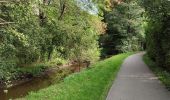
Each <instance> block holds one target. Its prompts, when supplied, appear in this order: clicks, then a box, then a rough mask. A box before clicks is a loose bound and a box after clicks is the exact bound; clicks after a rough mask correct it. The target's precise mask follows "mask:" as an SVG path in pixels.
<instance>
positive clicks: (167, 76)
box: [143, 54, 170, 90]
mask: <svg viewBox="0 0 170 100" xmlns="http://www.w3.org/2000/svg"><path fill="white" fill-rule="evenodd" d="M143 60H144V62H145V63H146V64H147V65H148V66H149V67H150V69H151V70H152V71H153V72H154V73H155V74H156V75H157V76H158V78H159V80H161V81H162V83H163V84H165V86H166V87H167V88H168V90H170V72H168V71H166V70H165V69H163V68H161V67H158V66H157V65H156V63H155V62H153V61H152V60H151V59H150V58H149V57H148V55H147V54H145V55H144V56H143Z"/></svg>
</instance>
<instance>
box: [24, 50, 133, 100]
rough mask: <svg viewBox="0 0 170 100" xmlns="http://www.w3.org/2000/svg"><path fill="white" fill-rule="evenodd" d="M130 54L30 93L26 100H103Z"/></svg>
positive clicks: (101, 62)
mask: <svg viewBox="0 0 170 100" xmlns="http://www.w3.org/2000/svg"><path fill="white" fill-rule="evenodd" d="M131 54H132V53H126V54H120V55H116V56H113V57H111V58H109V59H106V60H104V61H100V62H98V63H96V64H95V65H92V66H91V68H90V69H88V70H85V71H82V72H80V73H75V74H73V75H70V76H69V77H67V78H65V79H64V81H63V82H61V83H59V84H55V85H52V86H50V87H48V88H45V89H42V90H40V91H38V92H31V93H30V94H29V95H28V96H26V97H25V99H26V100H104V99H105V98H106V95H107V93H108V90H109V88H110V86H111V85H112V82H113V80H114V79H115V77H116V75H117V72H118V71H119V69H120V66H121V64H122V62H123V61H124V59H125V58H126V57H128V56H129V55H131Z"/></svg>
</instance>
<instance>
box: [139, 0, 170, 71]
mask: <svg viewBox="0 0 170 100" xmlns="http://www.w3.org/2000/svg"><path fill="white" fill-rule="evenodd" d="M142 5H143V6H144V7H145V10H146V16H147V18H148V19H147V22H148V24H147V28H146V35H147V51H148V55H149V57H150V58H152V59H153V60H155V61H156V63H157V64H158V66H160V67H164V68H167V69H169V70H170V67H169V66H170V40H169V38H170V34H169V33H170V28H169V25H170V2H169V1H168V0H154V2H153V1H151V0H144V1H143V2H142ZM155 15H156V16H155Z"/></svg>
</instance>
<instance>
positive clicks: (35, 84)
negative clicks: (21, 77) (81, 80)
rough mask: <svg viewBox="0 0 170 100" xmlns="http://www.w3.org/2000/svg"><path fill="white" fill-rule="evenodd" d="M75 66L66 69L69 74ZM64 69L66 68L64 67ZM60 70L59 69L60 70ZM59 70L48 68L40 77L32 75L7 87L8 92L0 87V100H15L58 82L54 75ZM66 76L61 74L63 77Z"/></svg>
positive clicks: (56, 74)
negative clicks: (30, 77)
mask: <svg viewBox="0 0 170 100" xmlns="http://www.w3.org/2000/svg"><path fill="white" fill-rule="evenodd" d="M85 66H86V64H81V68H82V67H85ZM75 68H77V65H71V66H69V68H67V70H69V71H70V73H69V74H71V73H74V72H77V71H76V70H77V69H75ZM64 69H66V68H64ZM60 71H61V70H60ZM60 73H61V72H59V71H58V70H53V69H52V70H50V71H47V72H45V74H44V75H42V76H40V77H34V78H32V79H29V80H27V81H25V82H23V83H21V84H18V85H15V86H12V87H10V88H8V89H7V90H8V93H5V92H4V89H3V88H0V100H9V99H12V100H15V99H17V98H22V97H25V96H26V95H28V93H29V92H31V91H38V90H40V89H43V88H46V87H49V86H50V85H52V84H54V83H56V82H59V81H60V80H61V79H57V78H56V76H58V75H59V74H60ZM64 77H66V76H63V78H64ZM60 78H61V77H60ZM56 80H57V81H56Z"/></svg>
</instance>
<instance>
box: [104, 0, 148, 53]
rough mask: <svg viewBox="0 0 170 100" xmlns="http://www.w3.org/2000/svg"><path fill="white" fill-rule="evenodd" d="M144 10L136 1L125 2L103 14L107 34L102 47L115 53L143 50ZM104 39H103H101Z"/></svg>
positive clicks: (128, 0) (127, 0)
mask: <svg viewBox="0 0 170 100" xmlns="http://www.w3.org/2000/svg"><path fill="white" fill-rule="evenodd" d="M143 13H144V9H143V8H142V7H140V5H139V4H138V2H137V1H136V0H126V1H124V2H121V3H120V4H117V5H115V6H114V7H113V8H112V9H111V11H108V12H106V13H105V16H104V17H105V22H106V23H107V27H108V30H107V34H106V35H104V36H102V37H101V38H102V40H101V42H102V43H103V44H104V45H103V46H104V47H106V48H108V49H111V51H115V52H128V51H140V50H143V44H144V42H145V34H144V32H145V29H144V17H143V15H142V14H143ZM103 37H105V39H103Z"/></svg>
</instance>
